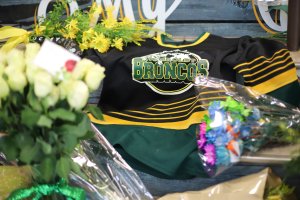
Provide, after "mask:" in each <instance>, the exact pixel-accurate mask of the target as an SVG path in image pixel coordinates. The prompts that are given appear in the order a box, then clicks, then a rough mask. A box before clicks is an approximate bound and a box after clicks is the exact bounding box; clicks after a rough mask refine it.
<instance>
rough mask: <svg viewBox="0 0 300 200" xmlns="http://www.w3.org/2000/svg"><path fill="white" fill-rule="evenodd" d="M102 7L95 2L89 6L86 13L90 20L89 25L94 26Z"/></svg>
mask: <svg viewBox="0 0 300 200" xmlns="http://www.w3.org/2000/svg"><path fill="white" fill-rule="evenodd" d="M102 11H103V9H102V7H101V5H99V6H98V5H97V3H96V2H94V3H93V4H92V6H91V8H90V11H89V13H88V15H89V20H90V27H94V26H95V25H96V24H97V22H98V19H99V16H100V14H101V13H102Z"/></svg>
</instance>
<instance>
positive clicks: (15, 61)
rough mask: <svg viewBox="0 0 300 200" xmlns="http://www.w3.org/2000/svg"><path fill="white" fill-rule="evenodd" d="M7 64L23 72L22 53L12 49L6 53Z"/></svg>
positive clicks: (23, 61)
mask: <svg viewBox="0 0 300 200" xmlns="http://www.w3.org/2000/svg"><path fill="white" fill-rule="evenodd" d="M7 63H8V65H9V66H12V67H13V68H15V69H17V70H19V71H24V70H25V58H24V52H23V51H21V50H18V49H13V50H11V51H10V52H8V53H7Z"/></svg>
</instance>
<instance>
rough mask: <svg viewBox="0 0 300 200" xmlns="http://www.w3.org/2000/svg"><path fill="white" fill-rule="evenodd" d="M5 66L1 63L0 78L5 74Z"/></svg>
mask: <svg viewBox="0 0 300 200" xmlns="http://www.w3.org/2000/svg"><path fill="white" fill-rule="evenodd" d="M4 68H5V67H4V64H3V63H0V77H1V76H2V74H3V73H4Z"/></svg>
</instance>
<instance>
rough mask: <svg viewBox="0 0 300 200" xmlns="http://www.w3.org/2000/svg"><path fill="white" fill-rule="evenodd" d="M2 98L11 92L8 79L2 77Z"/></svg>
mask: <svg viewBox="0 0 300 200" xmlns="http://www.w3.org/2000/svg"><path fill="white" fill-rule="evenodd" d="M0 88H1V89H0V100H1V99H5V98H6V97H7V96H8V94H9V87H8V84H7V83H6V81H5V80H4V79H3V78H1V77H0Z"/></svg>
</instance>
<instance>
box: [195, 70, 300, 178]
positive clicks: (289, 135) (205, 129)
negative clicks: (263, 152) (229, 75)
mask: <svg viewBox="0 0 300 200" xmlns="http://www.w3.org/2000/svg"><path fill="white" fill-rule="evenodd" d="M195 89H196V91H197V94H198V96H197V99H198V102H199V104H200V105H201V107H202V108H203V109H204V110H207V111H208V113H207V114H205V115H204V117H203V119H202V120H200V121H199V123H200V124H199V129H198V130H197V145H198V149H199V156H200V158H201V160H202V162H203V166H204V168H205V170H206V171H207V173H208V174H209V175H210V176H215V175H218V174H220V173H221V172H223V171H224V170H226V169H228V168H229V167H230V166H231V165H233V164H234V163H237V162H239V160H240V157H241V155H242V154H243V152H245V151H250V152H256V151H258V150H259V149H261V148H262V147H266V146H268V145H282V144H290V143H294V142H297V141H300V134H299V133H300V125H299V122H300V111H299V109H298V108H296V107H294V106H292V105H289V104H287V103H285V102H283V101H280V100H278V99H275V98H273V97H271V96H268V95H261V94H258V93H257V92H256V91H254V90H252V89H251V88H249V87H245V86H242V85H239V84H237V83H233V82H229V81H224V80H220V79H216V78H212V77H207V78H204V77H201V76H199V77H196V79H195ZM212 96H213V97H212Z"/></svg>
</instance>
